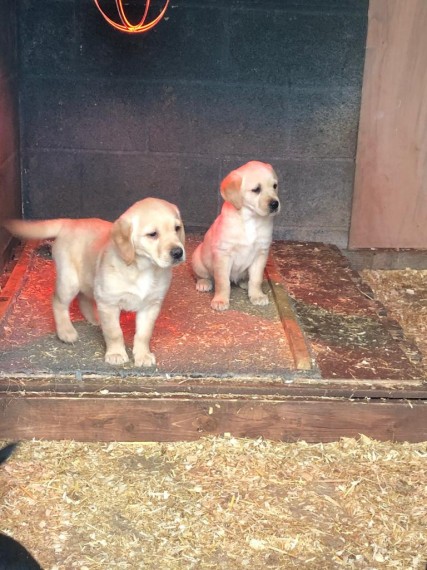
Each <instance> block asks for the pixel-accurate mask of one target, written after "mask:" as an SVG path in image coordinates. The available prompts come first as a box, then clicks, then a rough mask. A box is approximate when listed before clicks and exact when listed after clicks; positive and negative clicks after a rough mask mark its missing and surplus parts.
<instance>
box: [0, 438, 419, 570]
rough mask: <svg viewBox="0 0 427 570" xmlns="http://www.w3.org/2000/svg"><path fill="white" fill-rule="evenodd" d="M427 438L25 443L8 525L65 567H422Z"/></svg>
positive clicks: (5, 498)
mask: <svg viewBox="0 0 427 570" xmlns="http://www.w3.org/2000/svg"><path fill="white" fill-rule="evenodd" d="M426 481H427V444H411V445H410V444H391V443H379V442H374V441H372V440H370V439H368V438H366V437H363V436H362V437H361V438H360V439H359V440H358V441H356V440H354V439H343V440H341V441H340V442H338V443H329V444H323V445H322V444H319V445H308V444H306V443H304V442H299V443H292V444H287V443H272V442H268V441H263V440H236V439H233V438H226V437H225V438H207V439H202V440H200V441H197V442H183V443H173V444H172V443H171V444H155V443H147V444H123V443H112V444H86V443H73V442H56V443H53V442H27V443H25V444H22V446H21V447H20V448H19V450H18V452H17V453H16V455H14V457H13V458H12V459H10V460H9V462H8V463H7V465H6V466H5V467H3V468H2V470H1V472H0V484H1V489H2V496H1V498H0V501H1V514H0V516H1V521H2V522H1V525H2V530H4V531H6V532H8V533H10V534H11V535H13V536H14V537H16V538H18V539H19V540H21V541H23V543H24V544H25V545H26V546H27V547H28V548H29V549H30V550H31V551H32V552H33V553H34V554H35V555H36V556H37V558H38V559H39V561H40V562H41V563H42V564H43V566H44V567H45V568H46V569H48V568H50V569H51V570H54V569H55V570H59V569H61V570H62V569H64V570H65V569H71V568H80V569H85V568H86V569H89V570H95V569H101V568H102V569H106V568H107V569H116V568H117V569H121V568H123V569H139V568H148V569H151V568H153V569H156V570H157V569H159V568H161V569H175V568H176V569H179V568H197V569H199V568H200V569H209V568H225V569H234V568H236V569H237V568H256V569H258V568H260V569H261V568H308V567H312V568H322V569H330V568H363V569H367V568H372V569H373V568H408V569H409V568H424V566H425V562H426V561H427V533H426V528H427V483H426Z"/></svg>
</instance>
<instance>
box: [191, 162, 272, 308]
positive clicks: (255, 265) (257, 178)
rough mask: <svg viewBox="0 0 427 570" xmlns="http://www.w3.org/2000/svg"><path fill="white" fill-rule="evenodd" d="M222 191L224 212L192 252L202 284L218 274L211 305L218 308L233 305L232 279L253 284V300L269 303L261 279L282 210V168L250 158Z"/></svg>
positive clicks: (205, 286)
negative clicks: (279, 184)
mask: <svg viewBox="0 0 427 570" xmlns="http://www.w3.org/2000/svg"><path fill="white" fill-rule="evenodd" d="M221 195H222V197H223V198H224V200H225V203H224V205H223V207H222V211H221V214H220V215H219V216H218V218H217V219H216V220H215V221H214V223H213V224H212V226H211V227H210V228H209V230H208V231H207V233H206V235H205V237H204V240H203V242H202V243H201V244H200V245H199V246H198V247H197V249H196V251H195V252H194V254H193V257H192V265H193V270H194V273H195V274H196V277H197V284H196V289H197V290H198V291H210V290H211V289H212V279H213V280H214V282H215V295H214V298H213V300H212V302H211V307H212V308H213V309H216V310H217V311H224V310H225V309H228V307H229V303H230V282H232V283H236V284H237V285H240V286H241V287H243V288H244V289H246V288H248V293H249V299H250V301H251V303H252V304H253V305H267V304H268V297H267V295H265V294H264V293H263V292H262V289H261V284H262V281H263V276H264V268H265V265H266V262H267V257H268V251H269V248H270V244H271V240H272V235H273V217H274V216H275V215H276V214H277V213H278V212H279V211H280V202H279V198H278V196H277V176H276V173H275V172H274V170H273V168H272V167H271V166H270V165H269V164H265V163H263V162H257V161H252V162H248V163H247V164H244V165H243V166H241V167H240V168H238V169H237V170H233V171H232V172H231V173H230V174H229V175H228V176H227V177H226V178H225V179H224V180H223V181H222V183H221Z"/></svg>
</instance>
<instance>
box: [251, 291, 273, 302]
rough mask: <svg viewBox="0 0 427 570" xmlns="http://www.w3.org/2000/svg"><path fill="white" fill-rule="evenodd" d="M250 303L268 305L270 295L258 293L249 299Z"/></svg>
mask: <svg viewBox="0 0 427 570" xmlns="http://www.w3.org/2000/svg"><path fill="white" fill-rule="evenodd" d="M249 300H250V302H251V303H252V305H268V303H269V300H268V295H264V293H257V294H256V295H251V296H250V297H249Z"/></svg>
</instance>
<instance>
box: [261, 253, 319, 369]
mask: <svg viewBox="0 0 427 570" xmlns="http://www.w3.org/2000/svg"><path fill="white" fill-rule="evenodd" d="M266 274H267V278H268V281H269V285H270V287H271V291H272V294H273V297H274V300H275V303H276V307H277V310H278V312H279V317H280V320H281V322H282V326H283V329H284V331H285V334H286V338H287V340H288V343H289V347H290V349H291V352H292V356H293V359H294V362H295V367H296V368H297V370H312V368H313V364H312V363H313V358H312V356H311V354H310V350H309V348H308V344H307V341H306V338H305V336H304V333H303V331H302V330H301V327H300V325H299V323H298V319H297V316H296V315H295V312H294V310H293V308H292V303H291V300H290V298H289V295H288V294H287V292H286V289H285V286H284V283H283V279H282V277H281V275H280V273H279V271H278V270H277V267H276V264H275V262H274V259H273V257H272V256H271V255H270V256H269V258H268V262H267V266H266Z"/></svg>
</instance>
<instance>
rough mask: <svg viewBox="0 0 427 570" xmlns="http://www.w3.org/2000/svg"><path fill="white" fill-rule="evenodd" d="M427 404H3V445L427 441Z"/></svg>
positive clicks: (37, 400)
mask: <svg viewBox="0 0 427 570" xmlns="http://www.w3.org/2000/svg"><path fill="white" fill-rule="evenodd" d="M426 406H427V403H426V402H425V401H424V402H415V403H414V402H406V401H404V400H398V401H394V402H380V401H377V402H375V403H366V402H360V401H358V402H352V401H348V400H343V399H314V400H310V401H307V400H296V399H289V400H286V401H275V400H256V399H252V400H246V401H242V400H238V399H227V400H218V399H215V398H204V399H189V398H188V397H183V398H173V399H166V398H158V399H147V398H145V399H144V398H138V397H127V398H123V397H121V398H85V397H74V398H70V397H62V398H50V399H46V398H41V397H32V398H28V397H19V396H14V397H8V398H0V439H5V440H18V439H32V438H36V439H49V440H75V441H157V442H161V441H191V440H196V439H198V438H200V437H204V436H221V435H224V434H228V435H230V436H233V437H239V438H260V437H262V438H265V439H269V440H273V441H289V442H292V441H298V440H304V441H307V442H312V443H320V442H328V441H337V440H339V439H341V438H342V437H355V438H357V437H359V436H360V435H362V434H363V435H365V436H367V437H370V438H372V439H376V440H380V441H410V442H420V441H426V440H427V413H426V411H427V408H426Z"/></svg>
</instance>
